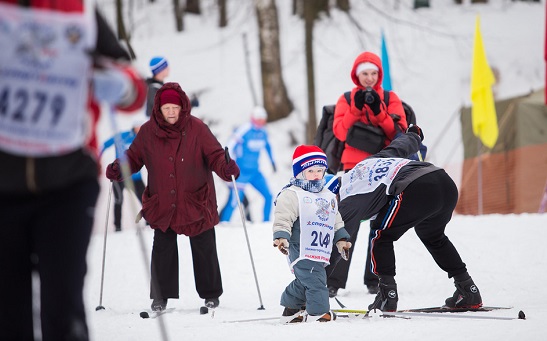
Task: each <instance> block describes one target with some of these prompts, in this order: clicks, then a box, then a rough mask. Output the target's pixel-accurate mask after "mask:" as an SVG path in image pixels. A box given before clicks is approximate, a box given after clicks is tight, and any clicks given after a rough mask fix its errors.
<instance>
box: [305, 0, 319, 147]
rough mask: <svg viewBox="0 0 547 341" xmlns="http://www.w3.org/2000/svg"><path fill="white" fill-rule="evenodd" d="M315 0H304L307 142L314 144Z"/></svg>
mask: <svg viewBox="0 0 547 341" xmlns="http://www.w3.org/2000/svg"><path fill="white" fill-rule="evenodd" d="M313 1H314V0H304V27H305V29H304V32H305V33H304V35H305V46H306V80H307V84H308V125H307V127H306V143H308V144H312V143H313V140H314V139H315V132H316V130H317V119H316V116H315V75H314V73H313V70H314V66H313V65H314V63H313V22H314V20H315V15H316V13H315V9H314V8H313V5H314V4H313Z"/></svg>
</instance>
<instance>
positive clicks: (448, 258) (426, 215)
mask: <svg viewBox="0 0 547 341" xmlns="http://www.w3.org/2000/svg"><path fill="white" fill-rule="evenodd" d="M361 195H365V194H360V195H356V196H353V197H351V198H348V199H346V200H349V201H348V203H347V204H349V205H351V207H352V208H353V209H352V212H354V214H352V215H351V216H352V218H351V219H350V220H353V221H355V220H356V219H358V218H356V217H358V216H359V210H360V208H359V196H361ZM457 200H458V189H457V187H456V185H455V184H454V181H452V179H451V178H450V176H448V174H446V172H445V171H444V170H439V171H435V172H432V173H429V174H426V175H424V176H422V177H420V178H418V179H416V180H414V181H413V182H412V183H411V184H410V185H409V186H408V187H407V188H406V189H405V190H404V191H403V192H402V193H401V194H399V195H398V196H396V197H394V198H393V199H392V200H391V201H390V202H389V203H388V204H386V205H385V206H384V207H383V208H382V209H381V210H380V211H379V212H378V215H377V217H376V219H375V220H374V221H373V222H372V223H371V230H370V234H369V242H370V246H371V247H370V253H369V256H370V258H371V268H372V271H373V272H374V273H375V274H376V275H378V276H382V275H386V276H395V275H396V270H395V269H396V267H395V253H394V249H393V244H394V242H395V241H397V240H398V239H399V238H400V237H401V236H402V235H403V234H404V233H405V232H406V231H408V230H409V229H411V228H412V227H414V231H415V232H416V235H417V236H418V238H420V240H421V242H422V243H423V244H424V246H425V247H426V249H427V250H428V251H429V253H430V254H431V256H432V257H433V259H434V260H435V262H436V263H437V265H438V266H439V267H440V268H441V269H442V270H444V271H445V272H446V273H447V274H448V277H453V276H455V275H458V274H462V273H464V272H466V271H467V269H466V266H465V263H464V262H463V261H462V259H461V257H460V255H459V253H458V251H457V250H456V248H455V247H454V245H453V244H452V242H451V241H450V240H449V239H448V237H447V236H446V235H445V233H444V231H445V228H446V224H448V222H449V221H450V219H451V218H452V213H453V211H454V208H455V207H456V203H457ZM361 210H362V208H361ZM348 223H349V224H351V221H348Z"/></svg>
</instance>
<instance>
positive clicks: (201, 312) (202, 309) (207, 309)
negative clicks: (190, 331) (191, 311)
mask: <svg viewBox="0 0 547 341" xmlns="http://www.w3.org/2000/svg"><path fill="white" fill-rule="evenodd" d="M199 313H200V315H205V314H208V313H209V308H207V307H206V306H203V307H200V308H199Z"/></svg>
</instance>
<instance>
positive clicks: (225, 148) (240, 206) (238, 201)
mask: <svg viewBox="0 0 547 341" xmlns="http://www.w3.org/2000/svg"><path fill="white" fill-rule="evenodd" d="M224 156H225V158H226V163H228V162H230V153H229V152H228V147H224ZM232 184H233V185H234V192H235V195H236V199H237V206H238V207H239V215H240V216H241V222H242V223H243V231H245V239H246V240H247V249H248V250H249V257H250V258H251V265H252V267H253V274H254V277H255V284H256V290H257V291H258V300H259V301H260V307H258V310H264V305H263V304H262V296H261V295H260V287H259V286H258V278H257V276H256V269H255V263H254V260H253V253H252V251H251V244H250V243H249V236H248V234H247V226H246V225H245V213H244V212H243V205H241V201H240V200H239V191H238V189H237V185H236V178H235V177H234V175H233V174H232Z"/></svg>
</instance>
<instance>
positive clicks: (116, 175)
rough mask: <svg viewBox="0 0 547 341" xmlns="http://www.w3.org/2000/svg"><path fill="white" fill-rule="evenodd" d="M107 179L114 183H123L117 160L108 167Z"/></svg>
mask: <svg viewBox="0 0 547 341" xmlns="http://www.w3.org/2000/svg"><path fill="white" fill-rule="evenodd" d="M106 177H107V178H108V179H110V180H112V181H122V172H121V169H120V164H119V163H118V161H117V160H116V161H114V162H112V163H111V164H109V165H108V166H107V167H106Z"/></svg>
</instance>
